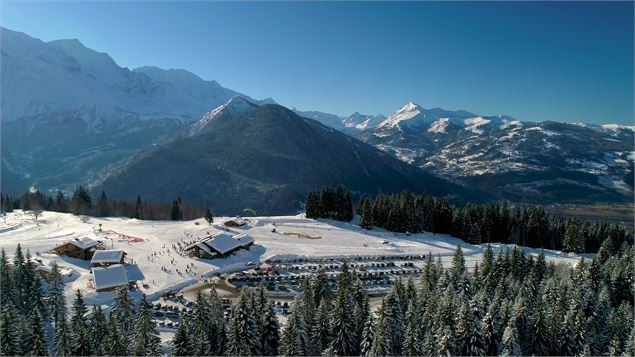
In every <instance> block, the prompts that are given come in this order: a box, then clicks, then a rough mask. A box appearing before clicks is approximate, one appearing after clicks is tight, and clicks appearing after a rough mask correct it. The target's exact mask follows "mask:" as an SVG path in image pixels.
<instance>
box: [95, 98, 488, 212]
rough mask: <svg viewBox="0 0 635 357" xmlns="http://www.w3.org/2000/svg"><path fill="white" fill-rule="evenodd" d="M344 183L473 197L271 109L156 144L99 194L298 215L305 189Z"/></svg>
mask: <svg viewBox="0 0 635 357" xmlns="http://www.w3.org/2000/svg"><path fill="white" fill-rule="evenodd" d="M325 185H330V186H335V185H344V186H346V187H347V188H349V189H350V190H351V191H352V192H353V194H355V195H363V194H375V193H378V192H395V191H401V190H412V191H415V192H428V193H431V194H433V195H438V196H447V197H450V198H454V199H465V198H471V199H477V198H480V197H482V196H480V195H479V194H477V193H474V192H471V191H468V190H466V189H464V188H461V187H459V186H457V185H454V184H451V183H449V182H447V181H444V180H442V179H439V178H437V177H435V176H433V175H431V174H428V173H426V172H425V171H423V170H421V169H418V168H416V167H414V166H411V165H407V164H405V163H403V162H401V161H399V160H397V159H395V158H393V157H392V156H390V155H387V154H384V153H382V152H381V151H379V150H378V149H376V148H373V147H372V146H370V145H368V144H365V143H363V142H360V141H358V140H356V139H353V138H351V137H349V136H346V135H344V134H342V133H340V132H338V131H336V130H333V129H331V128H327V127H325V126H323V125H322V124H320V123H318V122H316V121H313V120H310V119H306V118H301V117H300V116H298V115H297V114H295V113H293V112H292V111H290V110H288V109H286V108H284V107H282V106H279V105H274V104H269V105H263V106H261V107H257V108H255V109H253V110H251V111H249V112H247V113H245V114H242V115H239V116H238V117H235V118H232V119H231V120H212V121H209V122H208V123H207V124H206V129H205V131H203V132H201V133H200V134H198V135H194V136H191V137H186V138H180V139H178V140H175V141H173V142H171V143H168V144H165V145H159V146H157V147H153V148H151V149H149V150H147V151H146V152H144V153H142V154H140V155H138V156H137V157H135V158H133V159H132V160H130V161H129V162H128V163H126V164H125V165H124V166H123V167H121V168H119V169H117V170H114V171H113V172H112V173H111V174H110V175H109V176H108V177H107V178H106V179H105V180H104V182H103V183H102V184H100V185H98V187H97V188H96V190H97V191H99V190H105V191H106V192H108V194H109V195H110V196H113V197H119V198H128V199H133V198H135V197H136V196H137V195H141V196H142V197H143V198H144V199H146V200H149V201H169V200H171V199H173V198H174V197H175V196H177V195H179V196H181V197H182V198H183V199H184V200H185V201H187V202H194V203H198V204H200V205H205V204H206V203H207V202H209V203H210V205H211V206H212V207H213V208H214V209H215V210H217V211H218V212H219V213H230V214H232V213H238V212H241V211H242V209H244V208H247V207H249V208H254V209H256V211H258V212H259V213H264V214H279V213H290V212H296V211H297V210H299V209H300V208H301V202H303V201H304V198H305V195H306V193H307V192H308V191H309V190H313V189H316V188H320V187H322V186H325Z"/></svg>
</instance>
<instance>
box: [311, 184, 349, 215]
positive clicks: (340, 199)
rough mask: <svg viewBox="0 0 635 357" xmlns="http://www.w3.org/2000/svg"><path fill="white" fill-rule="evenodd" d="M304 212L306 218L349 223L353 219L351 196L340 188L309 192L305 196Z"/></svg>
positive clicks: (326, 188) (325, 188)
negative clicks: (328, 219)
mask: <svg viewBox="0 0 635 357" xmlns="http://www.w3.org/2000/svg"><path fill="white" fill-rule="evenodd" d="M305 211H306V217H307V218H330V219H335V220H338V221H350V220H351V219H353V202H352V200H351V194H350V192H348V190H346V189H345V188H344V187H342V186H339V187H337V188H335V189H332V188H330V187H324V188H323V189H321V190H318V191H311V192H309V193H308V194H307V198H306V207H305Z"/></svg>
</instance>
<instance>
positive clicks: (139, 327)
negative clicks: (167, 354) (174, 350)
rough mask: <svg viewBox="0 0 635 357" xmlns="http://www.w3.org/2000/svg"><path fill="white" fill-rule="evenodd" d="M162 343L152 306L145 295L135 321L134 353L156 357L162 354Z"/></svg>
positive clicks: (140, 302)
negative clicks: (160, 349) (160, 345)
mask: <svg viewBox="0 0 635 357" xmlns="http://www.w3.org/2000/svg"><path fill="white" fill-rule="evenodd" d="M160 342H161V339H160V338H159V333H158V332H157V330H156V323H155V322H154V320H153V318H152V305H150V303H148V300H147V299H146V295H145V294H143V296H142V297H141V300H140V301H139V306H138V307H137V315H136V316H135V320H134V335H133V338H132V351H133V352H134V353H135V354H136V355H137V356H156V355H158V354H159V352H160V351H159V343H160Z"/></svg>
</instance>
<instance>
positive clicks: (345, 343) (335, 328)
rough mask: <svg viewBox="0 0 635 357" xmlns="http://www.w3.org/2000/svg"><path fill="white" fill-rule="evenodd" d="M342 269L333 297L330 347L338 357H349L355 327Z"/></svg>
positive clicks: (355, 342) (352, 351) (351, 350)
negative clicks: (335, 293) (338, 284)
mask: <svg viewBox="0 0 635 357" xmlns="http://www.w3.org/2000/svg"><path fill="white" fill-rule="evenodd" d="M344 269H345V268H343V269H342V273H340V278H339V279H338V280H339V281H340V286H339V289H338V291H337V295H336V297H335V305H334V307H333V318H332V323H331V331H332V333H333V340H332V343H331V346H332V347H333V350H334V351H335V353H336V354H337V355H338V356H351V355H352V354H353V353H354V352H355V350H356V348H357V347H356V345H357V346H359V344H358V343H357V341H355V325H354V323H353V321H354V320H353V316H352V315H353V314H352V312H353V302H352V299H351V296H350V290H349V289H350V288H349V285H348V282H347V277H346V274H347V272H346V271H345V270H344Z"/></svg>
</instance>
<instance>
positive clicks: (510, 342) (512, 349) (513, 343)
mask: <svg viewBox="0 0 635 357" xmlns="http://www.w3.org/2000/svg"><path fill="white" fill-rule="evenodd" d="M500 353H501V355H502V356H522V355H523V353H522V351H521V350H520V343H519V342H518V331H517V330H516V327H515V326H514V324H513V323H510V324H508V325H507V327H505V332H503V340H502V342H501V352H500Z"/></svg>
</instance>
